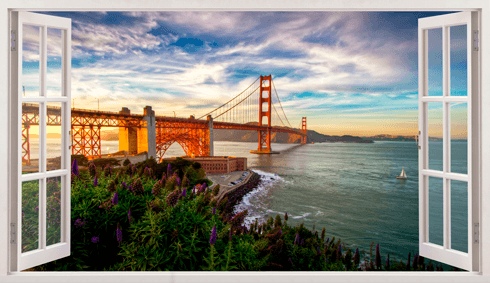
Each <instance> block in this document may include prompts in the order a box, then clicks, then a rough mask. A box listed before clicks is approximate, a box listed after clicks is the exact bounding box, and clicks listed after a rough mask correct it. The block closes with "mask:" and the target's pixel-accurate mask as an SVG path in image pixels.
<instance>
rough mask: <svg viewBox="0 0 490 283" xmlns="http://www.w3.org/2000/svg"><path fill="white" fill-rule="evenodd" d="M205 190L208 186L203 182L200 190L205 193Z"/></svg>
mask: <svg viewBox="0 0 490 283" xmlns="http://www.w3.org/2000/svg"><path fill="white" fill-rule="evenodd" d="M207 188H208V184H207V183H205V182H204V183H202V186H201V190H202V191H203V192H205V191H206V189H207Z"/></svg>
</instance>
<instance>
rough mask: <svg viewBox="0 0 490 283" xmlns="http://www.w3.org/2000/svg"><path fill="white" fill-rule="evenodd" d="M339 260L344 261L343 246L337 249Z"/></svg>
mask: <svg viewBox="0 0 490 283" xmlns="http://www.w3.org/2000/svg"><path fill="white" fill-rule="evenodd" d="M337 258H338V259H342V245H339V247H338V248H337Z"/></svg>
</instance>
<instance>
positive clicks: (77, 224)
mask: <svg viewBox="0 0 490 283" xmlns="http://www.w3.org/2000/svg"><path fill="white" fill-rule="evenodd" d="M75 227H77V228H82V227H85V221H82V219H80V218H78V219H77V220H75Z"/></svg>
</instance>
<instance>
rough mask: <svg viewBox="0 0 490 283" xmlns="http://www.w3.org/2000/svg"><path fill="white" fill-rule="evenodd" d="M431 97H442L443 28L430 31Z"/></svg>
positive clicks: (429, 74) (429, 80) (429, 79)
mask: <svg viewBox="0 0 490 283" xmlns="http://www.w3.org/2000/svg"><path fill="white" fill-rule="evenodd" d="M428 45H429V46H428V48H429V54H428V64H429V70H428V71H429V73H428V84H429V89H428V92H429V95H430V96H435V95H442V28H437V29H430V30H428Z"/></svg>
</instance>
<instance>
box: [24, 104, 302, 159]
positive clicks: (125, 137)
mask: <svg viewBox="0 0 490 283" xmlns="http://www.w3.org/2000/svg"><path fill="white" fill-rule="evenodd" d="M46 112H47V113H46V114H47V118H46V123H47V125H61V116H62V108H61V107H56V106H48V107H47V108H46ZM39 122H40V115H39V104H34V103H24V104H23V105H22V139H23V145H22V150H23V160H25V161H26V162H29V160H30V152H29V146H28V144H29V127H30V126H31V125H39ZM254 123H256V124H254ZM254 123H233V122H219V121H213V119H212V118H211V117H210V116H208V119H207V120H199V119H195V118H194V117H193V116H191V117H190V118H183V117H168V116H155V112H154V111H153V110H152V109H151V106H147V107H145V109H144V114H143V115H140V114H131V113H130V111H129V109H128V108H123V109H122V110H121V111H120V112H109V111H96V110H88V109H78V108H72V109H71V129H72V132H71V133H72V154H83V155H85V156H87V157H89V158H95V157H100V156H101V138H100V128H101V127H119V129H120V130H119V150H125V151H128V152H129V153H130V154H137V153H140V152H144V151H147V152H148V153H149V155H150V156H154V157H155V158H158V159H159V158H162V157H163V155H164V154H165V152H166V150H167V149H168V147H170V145H172V144H173V143H174V142H177V143H179V144H180V145H181V146H182V148H183V149H184V151H185V153H186V155H188V156H193V155H194V156H213V155H214V154H213V153H214V150H213V135H212V130H213V129H235V130H252V131H258V132H263V131H269V130H270V132H283V133H290V134H295V135H298V136H304V133H302V132H301V131H300V130H296V129H292V128H288V127H268V126H260V125H258V123H257V122H254Z"/></svg>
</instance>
